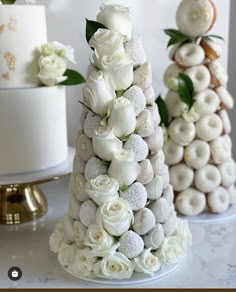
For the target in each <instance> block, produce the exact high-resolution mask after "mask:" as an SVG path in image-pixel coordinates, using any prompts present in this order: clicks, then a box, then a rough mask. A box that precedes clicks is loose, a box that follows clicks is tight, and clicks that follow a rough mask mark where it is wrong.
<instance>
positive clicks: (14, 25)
mask: <svg viewBox="0 0 236 292" xmlns="http://www.w3.org/2000/svg"><path fill="white" fill-rule="evenodd" d="M8 29H9V30H11V31H14V32H16V29H17V19H16V18H15V17H14V16H11V17H10V19H9V22H8Z"/></svg>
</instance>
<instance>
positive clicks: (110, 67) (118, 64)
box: [101, 53, 134, 90]
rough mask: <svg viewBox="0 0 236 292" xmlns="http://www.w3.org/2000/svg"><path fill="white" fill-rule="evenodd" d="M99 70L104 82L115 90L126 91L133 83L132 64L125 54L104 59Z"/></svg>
mask: <svg viewBox="0 0 236 292" xmlns="http://www.w3.org/2000/svg"><path fill="white" fill-rule="evenodd" d="M101 69H102V70H103V71H104V78H105V80H106V82H107V83H108V84H110V86H112V87H114V88H115V90H127V89H128V88H129V87H130V86H131V84H132V82H133V79H134V71H133V62H132V60H131V59H130V58H129V56H128V55H127V54H126V53H124V54H114V55H112V56H107V57H104V58H103V59H102V61H101Z"/></svg>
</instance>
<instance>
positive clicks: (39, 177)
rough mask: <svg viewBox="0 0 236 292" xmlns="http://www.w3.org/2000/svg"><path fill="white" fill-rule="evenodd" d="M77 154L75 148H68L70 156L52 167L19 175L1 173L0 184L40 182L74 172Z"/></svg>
mask: <svg viewBox="0 0 236 292" xmlns="http://www.w3.org/2000/svg"><path fill="white" fill-rule="evenodd" d="M74 156H75V149H74V148H69V149H68V158H67V160H66V161H65V162H64V163H62V164H60V165H58V166H56V167H53V168H50V169H47V170H44V171H39V172H33V173H25V174H19V175H6V176H4V175H1V176H0V185H2V186H8V185H21V184H27V183H33V182H40V181H44V180H50V179H53V178H56V177H63V176H65V175H68V174H70V173H71V172H72V169H73V160H74Z"/></svg>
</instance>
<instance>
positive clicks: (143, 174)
mask: <svg viewBox="0 0 236 292" xmlns="http://www.w3.org/2000/svg"><path fill="white" fill-rule="evenodd" d="M139 165H140V168H141V171H140V173H139V176H138V178H137V182H140V183H141V184H143V185H147V184H149V183H150V182H151V181H152V180H153V178H154V171H153V167H152V164H151V162H150V160H149V159H145V160H144V161H142V162H141V163H140V164H139Z"/></svg>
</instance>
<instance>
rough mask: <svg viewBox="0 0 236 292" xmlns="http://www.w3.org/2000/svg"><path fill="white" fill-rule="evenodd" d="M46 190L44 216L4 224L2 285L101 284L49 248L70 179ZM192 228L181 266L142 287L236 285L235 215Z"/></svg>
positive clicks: (1, 230) (0, 261) (0, 232)
mask: <svg viewBox="0 0 236 292" xmlns="http://www.w3.org/2000/svg"><path fill="white" fill-rule="evenodd" d="M42 190H43V191H44V192H45V194H46V196H47V198H48V202H49V211H48V214H47V215H46V216H44V217H43V218H42V219H40V220H38V221H37V222H35V223H28V224H23V225H19V226H3V225H2V226H0V288H94V287H95V288H102V287H103V286H99V285H96V284H90V283H86V282H83V281H80V280H77V279H75V278H73V277H72V276H70V275H68V274H66V273H65V272H64V271H63V270H62V269H61V268H60V266H59V265H58V263H57V260H56V256H55V255H53V254H52V253H51V252H50V251H49V248H48V238H49V235H50V233H51V232H52V230H53V226H54V224H55V222H56V220H57V219H58V218H59V217H61V216H62V215H63V214H64V213H65V211H66V209H67V194H68V179H64V180H62V181H59V182H53V183H50V184H46V185H43V186H42ZM191 230H192V232H193V247H192V249H191V250H190V251H189V254H188V257H187V258H186V259H185V261H184V263H183V264H182V266H181V267H180V268H179V269H178V270H177V271H176V272H175V273H174V274H171V275H170V276H168V277H166V278H163V279H161V280H159V281H156V282H150V283H146V284H143V285H138V287H140V288H159V287H160V288H201V287H205V288H216V287H219V288H221V287H227V288H236V252H235V250H236V220H232V221H228V222H226V223H220V224H211V225H210V224H208V225H197V224H192V225H191ZM13 266H18V267H20V268H21V270H22V271H23V277H22V278H21V280H20V281H18V282H12V281H10V280H9V279H8V276H7V272H8V270H9V268H10V267H13ZM104 287H108V286H104ZM113 287H114V288H116V287H115V286H113ZM120 287H121V286H120ZM129 287H130V288H136V287H137V286H136V287H135V286H129Z"/></svg>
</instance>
